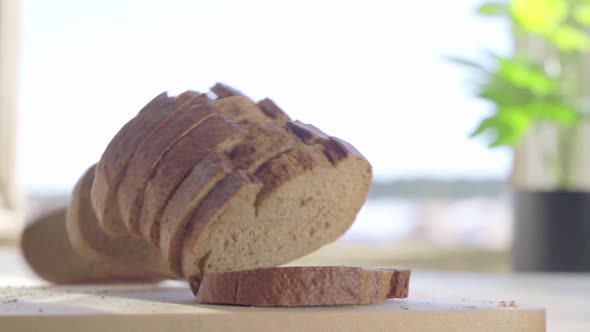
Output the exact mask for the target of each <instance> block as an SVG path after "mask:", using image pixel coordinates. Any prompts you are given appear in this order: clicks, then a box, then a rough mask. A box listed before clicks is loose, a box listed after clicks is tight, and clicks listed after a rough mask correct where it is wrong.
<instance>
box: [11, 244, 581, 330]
mask: <svg viewBox="0 0 590 332" xmlns="http://www.w3.org/2000/svg"><path fill="white" fill-rule="evenodd" d="M296 263H297V264H303V265H305V264H306V260H305V259H302V260H300V261H298V262H296ZM313 263H314V264H317V263H318V261H317V259H314V260H313ZM42 285H46V284H44V283H43V282H42V281H41V280H39V279H37V278H36V277H35V276H34V275H32V274H31V272H30V271H28V269H27V267H26V265H25V264H24V262H23V261H22V259H21V258H20V256H19V254H18V251H17V250H16V248H11V247H6V248H0V287H2V288H1V289H0V290H1V291H2V292H4V293H3V294H4V297H3V301H8V300H10V299H9V298H7V296H6V294H9V292H10V291H16V290H15V289H14V287H22V286H25V287H35V286H42ZM162 287H173V288H174V289H175V290H176V291H180V292H182V293H185V294H189V295H190V291H189V289H188V287H187V286H186V285H184V284H183V283H180V282H167V283H164V284H163V285H162ZM51 289H52V288H51V287H50V288H49V290H50V291H51ZM162 289H166V288H162ZM410 289H411V290H410V295H411V298H412V299H424V298H428V299H437V298H438V299H440V298H444V299H450V300H451V301H455V302H457V303H461V302H472V301H476V302H477V301H480V300H483V301H484V302H487V301H489V302H487V303H492V302H493V303H502V302H501V301H506V303H512V302H511V301H514V303H516V305H518V306H524V304H530V305H536V306H542V307H545V308H546V310H547V329H548V331H590V273H571V274H568V273H526V274H519V273H474V272H441V271H421V270H419V271H413V273H412V279H411V285H410ZM19 291H21V292H22V291H23V289H22V288H21V289H19ZM162 294H164V293H162ZM162 296H165V295H162ZM482 303H483V302H482ZM40 314H41V313H40Z"/></svg>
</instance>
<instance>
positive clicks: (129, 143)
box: [91, 91, 198, 236]
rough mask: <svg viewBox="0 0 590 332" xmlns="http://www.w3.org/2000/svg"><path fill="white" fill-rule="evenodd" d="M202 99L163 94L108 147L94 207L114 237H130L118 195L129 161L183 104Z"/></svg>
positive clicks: (96, 184) (187, 94)
mask: <svg viewBox="0 0 590 332" xmlns="http://www.w3.org/2000/svg"><path fill="white" fill-rule="evenodd" d="M196 96H198V93H197V92H193V91H187V92H185V93H183V94H180V95H178V96H177V97H175V98H171V97H168V95H167V94H166V93H162V94H160V95H158V96H157V97H156V98H154V99H153V100H152V101H150V102H149V103H148V104H147V105H146V106H145V107H144V108H142V109H141V110H140V111H139V113H138V115H137V116H135V117H134V118H133V119H131V121H129V122H128V123H127V124H125V125H124V126H123V128H121V130H119V132H118V133H117V134H116V135H115V137H114V138H113V139H112V140H111V142H110V143H109V144H108V146H107V148H106V150H105V151H104V153H103V155H102V157H101V158H100V161H99V163H98V165H97V167H96V177H95V180H94V185H93V187H92V193H91V198H92V205H93V207H94V209H95V211H96V214H97V217H98V220H99V222H100V224H101V226H102V228H103V229H104V230H105V231H106V232H107V233H108V234H109V235H111V236H117V235H123V234H125V233H126V229H125V227H124V224H123V223H122V222H121V220H120V218H121V217H120V213H119V208H118V206H117V199H116V191H117V189H118V186H119V182H120V181H121V177H122V176H123V173H124V171H125V169H126V167H127V164H128V161H129V158H131V156H132V155H133V153H134V152H135V149H136V148H137V147H138V146H139V144H140V143H141V141H143V139H144V138H145V137H146V136H147V135H148V134H149V133H150V132H151V131H152V130H153V129H154V128H156V127H157V126H158V124H159V123H160V122H161V121H162V120H164V119H165V118H166V117H167V116H168V115H170V113H172V112H173V111H174V110H175V109H176V108H177V107H179V106H180V105H182V104H183V103H185V102H187V101H189V100H191V99H192V98H195V97H196Z"/></svg>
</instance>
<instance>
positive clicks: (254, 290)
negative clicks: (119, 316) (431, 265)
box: [193, 266, 410, 307]
mask: <svg viewBox="0 0 590 332" xmlns="http://www.w3.org/2000/svg"><path fill="white" fill-rule="evenodd" d="M409 278H410V270H408V269H367V268H360V267H346V266H308V267H295V266H293V267H276V268H261V269H254V270H245V271H233V272H213V273H208V274H205V276H204V277H203V279H202V280H201V282H200V284H199V283H198V282H196V283H195V282H193V284H194V285H195V286H196V285H199V287H198V293H197V294H196V298H197V302H199V303H212V304H237V305H250V306H287V307H290V306H319V305H352V304H369V303H377V302H382V301H385V300H386V299H388V298H405V297H407V295H408V286H409V285H408V282H409ZM193 288H196V287H193Z"/></svg>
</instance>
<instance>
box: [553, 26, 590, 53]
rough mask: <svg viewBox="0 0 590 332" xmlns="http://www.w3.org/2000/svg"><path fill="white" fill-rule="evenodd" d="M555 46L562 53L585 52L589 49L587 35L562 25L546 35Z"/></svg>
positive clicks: (589, 41)
mask: <svg viewBox="0 0 590 332" xmlns="http://www.w3.org/2000/svg"><path fill="white" fill-rule="evenodd" d="M548 38H549V40H551V41H552V42H553V43H554V44H555V46H557V47H558V48H559V49H560V50H562V51H563V52H572V51H585V50H588V49H589V48H590V38H589V37H588V35H587V34H586V33H585V32H584V31H582V30H579V29H576V28H574V27H573V26H571V25H562V26H560V27H558V28H557V29H555V30H554V31H553V32H551V33H550V34H549V35H548Z"/></svg>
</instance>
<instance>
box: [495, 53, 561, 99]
mask: <svg viewBox="0 0 590 332" xmlns="http://www.w3.org/2000/svg"><path fill="white" fill-rule="evenodd" d="M498 62H499V68H498V75H499V76H500V77H502V78H503V79H505V80H506V81H508V82H510V83H511V84H513V85H514V86H517V87H520V88H525V89H528V90H530V91H532V92H533V93H535V94H537V95H539V96H547V95H549V94H551V93H553V92H554V91H555V90H556V86H557V82H556V81H555V80H554V79H552V78H551V77H549V76H548V75H547V74H545V73H544V72H543V71H542V70H540V69H539V68H537V67H535V66H534V65H532V64H530V63H528V62H527V61H524V60H522V59H509V58H501V59H499V60H498Z"/></svg>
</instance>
